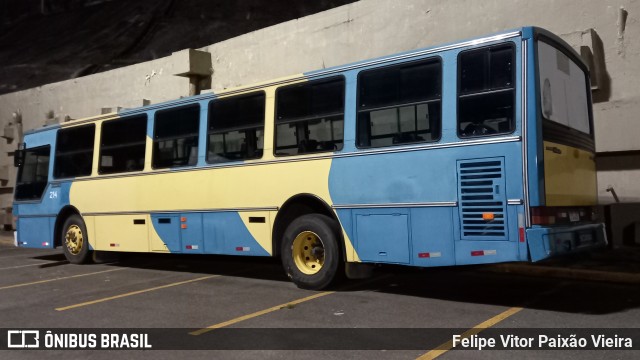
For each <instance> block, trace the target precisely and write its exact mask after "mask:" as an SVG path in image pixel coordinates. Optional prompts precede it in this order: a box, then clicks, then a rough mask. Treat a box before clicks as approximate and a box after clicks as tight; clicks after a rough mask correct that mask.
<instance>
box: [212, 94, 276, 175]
mask: <svg viewBox="0 0 640 360" xmlns="http://www.w3.org/2000/svg"><path fill="white" fill-rule="evenodd" d="M259 94H262V96H263V97H264V104H263V112H262V138H263V139H262V154H261V155H260V156H255V157H247V158H242V159H226V161H211V160H209V149H210V145H211V142H210V141H209V136H211V135H213V134H215V133H216V132H215V131H214V132H212V131H211V120H212V113H211V106H212V104H213V103H214V102H216V101H223V100H229V99H241V98H244V97H247V98H248V97H253V96H256V95H259ZM268 101H269V99H268V96H267V93H266V91H265V90H264V89H259V90H257V91H251V92H248V93H242V94H235V95H230V96H221V97H219V98H215V99H212V100H209V101H208V102H207V126H206V129H205V143H206V146H205V159H204V160H205V163H206V164H208V165H218V164H226V163H231V162H238V161H239V162H242V161H246V160H259V159H262V158H264V150H265V146H264V144H265V140H266V136H265V130H266V126H267V104H268ZM228 129H230V128H228ZM238 129H239V130H243V129H256V128H255V127H252V128H246V127H245V128H240V127H236V128H233V129H232V130H231V131H238ZM227 132H229V131H227Z"/></svg>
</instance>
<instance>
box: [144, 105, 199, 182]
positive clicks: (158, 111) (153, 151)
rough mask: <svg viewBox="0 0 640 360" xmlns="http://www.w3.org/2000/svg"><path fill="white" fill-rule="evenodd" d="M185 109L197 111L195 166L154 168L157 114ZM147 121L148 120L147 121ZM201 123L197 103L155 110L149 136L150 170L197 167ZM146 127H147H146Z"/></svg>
mask: <svg viewBox="0 0 640 360" xmlns="http://www.w3.org/2000/svg"><path fill="white" fill-rule="evenodd" d="M187 108H197V109H198V126H197V131H196V133H195V134H196V142H195V143H196V145H197V146H198V149H197V156H196V162H195V164H186V165H175V166H160V167H158V166H156V165H155V163H154V160H155V156H156V151H155V143H156V140H157V139H156V125H157V118H158V114H162V113H166V112H171V111H179V110H183V109H187ZM147 121H148V120H147ZM201 123H202V106H201V104H200V103H199V102H193V103H189V104H184V105H181V106H176V107H171V108H166V109H160V110H157V111H155V112H154V113H153V134H152V136H151V159H150V160H151V169H152V170H171V169H182V168H191V167H196V166H198V158H199V156H200V135H201V134H200V132H201V129H200V125H201ZM147 126H148V125H147Z"/></svg>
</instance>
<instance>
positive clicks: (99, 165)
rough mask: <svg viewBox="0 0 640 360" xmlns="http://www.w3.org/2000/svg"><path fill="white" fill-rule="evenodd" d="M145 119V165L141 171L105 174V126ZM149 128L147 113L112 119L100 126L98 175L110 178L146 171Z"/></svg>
mask: <svg viewBox="0 0 640 360" xmlns="http://www.w3.org/2000/svg"><path fill="white" fill-rule="evenodd" d="M142 117H144V118H145V132H144V134H145V135H144V158H143V163H142V168H141V169H139V170H129V171H115V172H104V171H103V170H102V166H101V165H102V150H103V149H102V147H103V144H102V140H103V138H104V132H103V130H104V125H105V124H113V123H117V122H125V121H128V120H131V119H135V118H142ZM148 128H149V115H148V114H147V113H140V114H136V115H131V116H125V117H122V118H118V119H112V120H105V121H103V122H102V123H101V124H100V141H99V143H98V175H105V176H110V175H119V174H129V173H137V172H142V171H144V167H145V166H144V164H145V161H146V158H147V138H148V137H149V136H148V133H147V129H148Z"/></svg>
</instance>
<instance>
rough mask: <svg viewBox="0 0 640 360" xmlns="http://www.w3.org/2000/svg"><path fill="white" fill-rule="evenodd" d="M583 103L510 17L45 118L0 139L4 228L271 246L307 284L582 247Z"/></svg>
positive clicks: (566, 66)
mask: <svg viewBox="0 0 640 360" xmlns="http://www.w3.org/2000/svg"><path fill="white" fill-rule="evenodd" d="M591 104H592V103H591V94H590V82H589V75H588V69H587V67H586V66H585V64H584V63H583V62H582V61H581V59H580V57H579V55H578V54H577V53H576V52H575V51H574V50H573V49H572V48H571V47H569V46H568V45H567V44H566V43H565V42H563V41H562V40H561V39H560V38H558V37H557V36H555V35H553V34H551V33H550V32H548V31H545V30H543V29H540V28H535V27H524V28H520V29H516V30H513V31H508V32H503V33H499V34H495V35H490V36H486V37H480V38H476V39H471V40H466V41H461V42H457V43H452V44H447V45H443V46H438V47H434V48H427V49H420V50H415V51H409V52H405V53H401V54H396V55H391V56H386V57H382V58H377V59H372V60H367V61H362V62H358V63H353V64H348V65H345V66H340V67H335V68H329V69H323V70H319V71H313V72H309V73H304V74H298V75H294V76H291V77H287V78H282V79H277V80H274V81H270V82H266V83H263V84H257V85H253V86H246V87H242V88H238V89H234V90H229V91H225V92H221V93H215V94H202V95H197V96H193V97H188V98H183V99H179V100H175V101H169V102H165V103H161V104H156V105H150V106H145V107H141V108H136V109H128V110H123V111H120V112H118V113H112V114H107V115H102V116H98V117H93V118H88V119H81V120H74V121H70V122H66V123H63V124H60V125H53V126H47V127H44V128H41V129H36V130H32V131H31V132H29V133H27V134H26V135H25V136H24V144H23V148H22V149H21V150H19V151H17V152H16V159H15V160H16V164H17V165H18V166H19V170H18V179H17V184H16V188H15V203H14V213H15V216H16V217H17V243H18V246H21V247H31V248H54V247H58V246H61V247H62V249H63V250H64V253H65V255H66V257H67V258H68V259H69V261H70V262H72V263H84V262H87V261H88V260H91V254H92V252H93V251H117V252H155V253H182V254H187V253H189V254H226V255H246V256H279V257H280V258H281V259H282V263H283V266H284V268H285V271H286V273H287V274H288V276H289V277H290V278H291V279H292V280H293V282H294V283H295V284H297V285H298V286H300V287H303V288H310V289H321V288H324V287H326V286H328V285H329V284H330V283H331V282H332V281H333V280H334V278H336V275H339V274H340V273H341V272H346V273H347V276H349V277H355V276H360V275H361V274H363V273H366V269H368V268H369V267H370V266H371V264H385V263H390V264H403V265H408V266H419V267H430V266H447V265H465V264H484V263H496V262H509V261H538V260H541V259H545V258H548V257H551V256H554V255H557V254H562V253H569V252H574V251H578V250H582V249H589V248H593V247H596V246H599V245H603V244H605V243H606V237H605V232H604V225H603V224H602V223H599V222H597V220H596V217H595V216H596V215H595V205H596V200H597V199H596V173H595V162H594V156H595V149H594V133H593V115H592V110H591V108H592V106H591ZM359 274H360V275H359Z"/></svg>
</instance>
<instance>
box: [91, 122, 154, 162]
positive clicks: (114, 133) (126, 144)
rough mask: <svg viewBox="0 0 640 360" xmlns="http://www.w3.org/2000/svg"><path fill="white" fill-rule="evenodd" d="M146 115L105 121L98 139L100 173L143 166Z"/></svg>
mask: <svg viewBox="0 0 640 360" xmlns="http://www.w3.org/2000/svg"><path fill="white" fill-rule="evenodd" d="M146 139H147V115H139V116H134V117H129V118H124V119H118V120H111V121H105V122H103V123H102V135H101V140H100V165H99V167H98V171H99V172H100V174H113V173H121V172H128V171H140V170H142V169H143V168H144V156H145V148H146V146H145V141H146Z"/></svg>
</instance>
